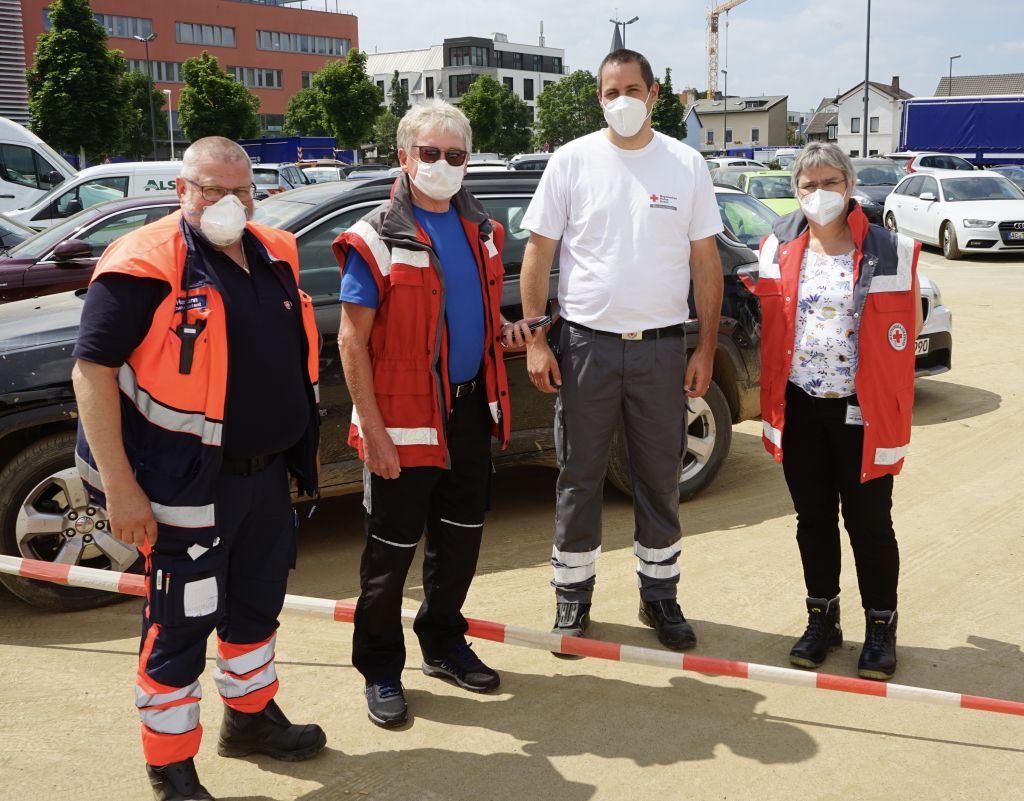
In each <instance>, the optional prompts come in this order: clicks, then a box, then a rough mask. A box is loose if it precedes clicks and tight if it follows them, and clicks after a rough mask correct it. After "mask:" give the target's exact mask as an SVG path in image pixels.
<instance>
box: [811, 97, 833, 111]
mask: <svg viewBox="0 0 1024 801" xmlns="http://www.w3.org/2000/svg"><path fill="white" fill-rule="evenodd" d="M835 104H836V99H835V98H834V97H823V98H821V102H820V103H818V105H817V107H815V109H814V110H815V111H828V109H829V108H830V107H832V106H835Z"/></svg>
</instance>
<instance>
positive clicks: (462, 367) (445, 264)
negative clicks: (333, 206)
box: [341, 206, 484, 384]
mask: <svg viewBox="0 0 1024 801" xmlns="http://www.w3.org/2000/svg"><path fill="white" fill-rule="evenodd" d="M413 214H415V215H416V219H417V220H418V221H419V224H420V225H422V226H423V230H424V231H426V232H427V236H429V237H430V241H431V243H432V244H433V246H434V252H435V253H437V258H438V260H439V261H440V262H441V271H442V272H443V273H444V282H445V291H446V293H447V300H446V306H445V322H446V323H447V325H448V380H449V381H451V382H452V383H453V384H462V383H464V382H466V381H471V380H472V379H473V378H475V377H476V374H477V373H479V372H480V364H481V363H482V362H483V358H484V302H483V291H482V289H481V286H480V273H479V272H478V270H477V265H476V259H475V258H474V257H473V251H472V250H470V247H469V241H468V240H467V239H466V232H465V230H464V229H463V228H462V222H461V221H460V220H459V215H458V214H457V213H456V211H455V209H454V208H450V209H448V211H445V212H433V211H424V210H423V209H421V208H418V207H416V206H414V207H413ZM341 300H342V302H343V303H356V304H358V305H360V306H368V307H370V308H372V309H375V308H377V306H378V304H379V303H380V297H379V295H378V293H377V284H376V283H375V282H374V280H373V274H372V272H371V271H370V265H369V264H367V263H366V260H365V259H364V258H363V257H362V256H360V255H359V252H358V251H357V250H356V249H355V248H350V249H349V251H348V257H347V258H346V260H345V273H344V275H343V276H342V279H341Z"/></svg>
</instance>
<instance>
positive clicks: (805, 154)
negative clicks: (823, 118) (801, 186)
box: [792, 142, 857, 193]
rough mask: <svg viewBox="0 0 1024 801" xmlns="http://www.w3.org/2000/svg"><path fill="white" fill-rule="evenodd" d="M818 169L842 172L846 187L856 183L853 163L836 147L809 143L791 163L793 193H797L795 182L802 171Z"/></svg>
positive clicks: (820, 143)
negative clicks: (824, 168)
mask: <svg viewBox="0 0 1024 801" xmlns="http://www.w3.org/2000/svg"><path fill="white" fill-rule="evenodd" d="M818 167H834V168H835V169H837V170H839V171H840V172H842V174H843V177H844V178H845V179H846V185H847V186H853V185H854V184H855V183H857V171H856V170H855V169H854V168H853V162H852V161H850V157H849V156H847V155H846V154H845V153H844V152H843V151H842V150H841V149H840V148H839V146H838V145H834V144H832V143H831V142H811V143H810V144H808V145H804V149H803V150H802V151H800V155H799V156H797V158H796V161H794V162H793V178H792V181H793V192H794V193H795V192H796V191H797V188H796V182H797V181H798V180H799V179H800V173H802V172H803V171H804V170H815V169H817V168H818Z"/></svg>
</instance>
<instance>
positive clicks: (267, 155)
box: [238, 136, 355, 164]
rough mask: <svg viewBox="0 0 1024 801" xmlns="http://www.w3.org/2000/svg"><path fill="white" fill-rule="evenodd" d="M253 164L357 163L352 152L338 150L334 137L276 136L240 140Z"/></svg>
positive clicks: (239, 142)
mask: <svg viewBox="0 0 1024 801" xmlns="http://www.w3.org/2000/svg"><path fill="white" fill-rule="evenodd" d="M238 144H240V145H241V146H242V148H243V149H244V150H245V152H246V153H248V154H249V158H250V159H252V162H253V164H260V163H263V164H280V163H283V162H292V161H302V160H304V159H305V160H307V161H308V160H311V159H338V160H339V161H344V162H345V163H347V164H352V163H354V162H355V153H354V152H353V151H351V150H338V149H337V148H336V147H335V141H334V137H333V136H274V137H267V138H265V139H239V140H238Z"/></svg>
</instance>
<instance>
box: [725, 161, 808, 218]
mask: <svg viewBox="0 0 1024 801" xmlns="http://www.w3.org/2000/svg"><path fill="white" fill-rule="evenodd" d="M792 180H793V179H792V173H790V171H789V170H758V171H755V172H745V173H743V174H742V175H740V177H739V184H738V186H737V188H738V189H742V190H743V191H744V192H746V193H747V194H748V195H751V196H752V197H756V198H757V199H758V200H760V201H762V202H763V203H764V204H765V205H766V206H768V207H769V208H771V209H772V210H773V211H776V212H778V213H779V214H789V213H790V212H791V211H796V210H797V209H798V208H800V201H799V200H797V199H796V197H795V196H794V194H793V184H792Z"/></svg>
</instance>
